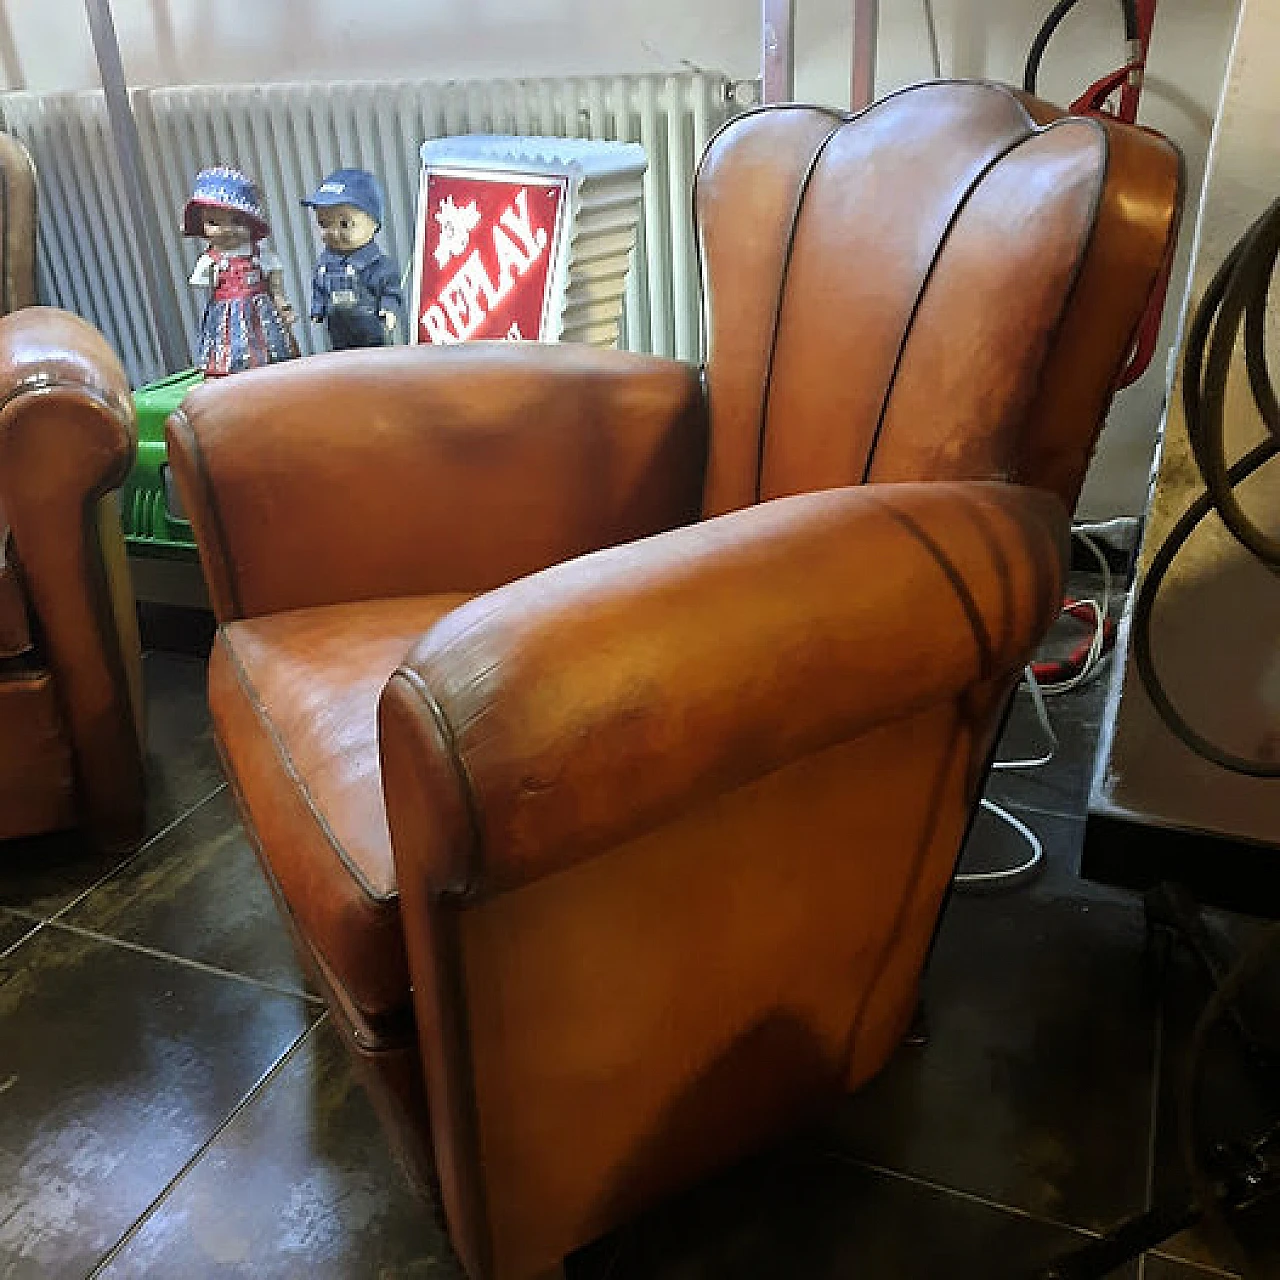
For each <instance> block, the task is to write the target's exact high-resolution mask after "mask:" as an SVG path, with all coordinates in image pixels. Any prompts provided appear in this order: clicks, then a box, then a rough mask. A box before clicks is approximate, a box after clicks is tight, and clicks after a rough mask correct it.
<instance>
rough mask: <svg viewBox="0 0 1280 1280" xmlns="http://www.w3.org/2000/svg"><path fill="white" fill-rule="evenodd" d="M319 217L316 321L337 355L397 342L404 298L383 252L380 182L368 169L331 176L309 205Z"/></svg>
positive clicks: (313, 291)
mask: <svg viewBox="0 0 1280 1280" xmlns="http://www.w3.org/2000/svg"><path fill="white" fill-rule="evenodd" d="M302 203H303V204H304V205H307V206H308V207H309V208H311V209H312V210H313V211H314V213H315V215H316V222H317V224H318V226H319V230H320V239H321V240H322V241H323V242H324V252H323V253H321V255H320V258H319V260H318V261H317V263H316V268H315V273H314V275H313V276H312V279H311V319H312V320H313V321H315V322H316V323H317V324H324V325H326V326H327V327H328V330H329V342H330V345H331V346H332V347H333V349H334V350H335V351H341V350H343V349H345V348H347V347H381V346H385V345H387V344H388V343H390V342H393V341H394V335H395V330H396V326H397V324H398V323H399V314H400V308H401V306H402V305H403V299H402V297H401V292H400V272H399V271H398V270H397V269H396V265H395V263H394V262H392V261H391V259H390V258H388V257H387V255H386V254H385V253H383V252H382V250H381V249H380V248H378V246H377V244H376V243H375V242H374V236H375V235H376V234H377V231H378V228H379V227H380V226H381V225H382V207H383V206H382V192H381V190H380V189H379V187H378V180H377V179H376V178H375V177H374V176H373V174H371V173H367V172H365V170H363V169H339V170H337V172H335V173H331V174H330V175H329V176H328V177H327V178H326V179H325V180H324V181H323V182H322V183H321V184H320V185H319V187H317V188H316V190H315V192H314V193H313V194H312V195H310V196H308V197H307V198H306V199H305V200H304V201H303V202H302Z"/></svg>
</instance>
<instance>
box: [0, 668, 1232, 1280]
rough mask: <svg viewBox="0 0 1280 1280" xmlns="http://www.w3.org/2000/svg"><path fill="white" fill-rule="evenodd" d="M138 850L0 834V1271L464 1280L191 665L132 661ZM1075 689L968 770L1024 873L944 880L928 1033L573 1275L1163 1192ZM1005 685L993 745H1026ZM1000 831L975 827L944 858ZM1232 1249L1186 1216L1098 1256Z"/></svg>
mask: <svg viewBox="0 0 1280 1280" xmlns="http://www.w3.org/2000/svg"><path fill="white" fill-rule="evenodd" d="M145 675H146V681H147V686H148V692H149V698H150V712H151V719H150V733H151V758H150V768H151V781H152V786H151V802H150V809H149V815H148V818H149V821H148V830H149V831H150V832H151V833H152V834H151V838H150V839H149V841H148V843H147V844H145V845H144V846H143V848H142V849H141V851H140V852H138V853H137V854H136V855H134V856H133V857H132V858H127V859H125V858H117V859H103V858H98V857H93V856H91V855H89V854H87V853H86V851H85V850H84V849H83V848H82V847H81V846H80V845H79V843H78V842H77V841H76V840H74V839H70V838H54V839H48V840H41V841H30V842H24V843H21V844H14V845H9V846H7V847H0V1280H25V1278H26V1277H41V1278H47V1280H58V1278H61V1277H67V1278H75V1280H79V1278H81V1277H86V1276H94V1277H98V1276H103V1277H108V1276H109V1277H112V1278H113V1280H117V1278H132V1277H151V1276H155V1277H182V1278H184V1280H186V1278H194V1277H206V1276H210V1277H212V1276H253V1277H282V1278H283V1277H296V1276H303V1275H305V1276H307V1277H309V1280H325V1278H326V1277H365V1276H368V1277H380V1278H384V1277H440V1278H441V1280H444V1278H445V1277H451V1276H453V1277H457V1276H460V1274H461V1273H460V1271H458V1270H457V1268H456V1263H455V1262H454V1260H453V1258H452V1256H451V1254H450V1252H449V1248H448V1244H447V1242H446V1240H445V1238H444V1236H443V1235H442V1233H441V1230H440V1228H439V1225H438V1222H437V1218H436V1215H435V1213H434V1212H433V1210H432V1208H431V1207H430V1206H428V1205H424V1204H423V1203H421V1202H420V1201H418V1200H416V1199H415V1197H414V1195H413V1193H412V1192H411V1191H410V1190H409V1189H408V1187H407V1185H406V1183H405V1181H404V1180H403V1178H402V1176H401V1174H400V1172H399V1170H398V1168H397V1166H396V1165H395V1163H394V1161H393V1160H392V1158H391V1156H390V1154H389V1151H388V1148H387V1146H386V1144H385V1143H384V1141H383V1139H382V1137H381V1134H380V1132H379V1130H378V1127H377V1124H376V1122H375V1119H374V1116H373V1113H372V1110H371V1108H370V1106H369V1104H368V1102H367V1101H366V1099H365V1097H364V1095H363V1093H362V1092H361V1091H360V1089H359V1088H358V1087H357V1086H356V1084H355V1082H354V1080H353V1076H352V1072H351V1070H350V1068H349V1066H348V1064H347V1061H346V1059H345V1057H344V1054H343V1051H342V1046H341V1044H340V1042H339V1040H338V1037H337V1035H336V1033H335V1031H334V1030H333V1028H332V1027H331V1026H330V1025H329V1022H328V1019H327V1018H326V1016H325V1015H324V1011H323V1007H322V1006H321V1005H320V1004H319V1003H318V1002H317V1001H316V1000H315V998H314V996H313V995H312V994H311V993H310V992H309V990H308V988H307V985H306V982H305V980H304V979H303V977H302V975H301V973H300V971H299V969H298V967H297V966H296V965H295V963H294V960H293V957H292V954H291V952H290V949H289V946H288V943H287V941H286V938H285V935H284V933H283V931H282V928H281V926H280V925H279V923H278V921H277V917H276V914H275V910H274V907H273V905H272V902H271V898H270V895H269V894H268V892H267V890H266V888H265V887H264V886H263V884H262V881H261V879H260V877H259V876H258V873H257V871H256V868H255V865H254V860H253V856H252V854H251V852H250V850H249V848H248V846H247V844H246V842H245V840H244V838H243V835H242V834H241V832H240V829H239V827H238V825H237V823H236V820H235V816H234V813H233V810H232V806H231V803H230V800H229V797H228V795H227V792H226V790H225V788H224V787H223V785H222V779H221V776H220V773H219V769H218V763H217V757H216V753H215V750H214V747H213V744H212V741H211V738H210V732H209V725H208V719H207V715H206V713H205V710H204V697H203V671H202V665H201V663H200V662H199V661H198V660H196V659H192V658H186V657H181V656H177V655H174V654H170V653H162V652H152V653H149V654H148V656H147V658H146V660H145ZM1103 693H1104V688H1103V683H1102V682H1099V683H1097V684H1094V685H1093V686H1091V687H1088V688H1086V689H1085V690H1083V691H1081V692H1079V693H1077V694H1075V695H1071V696H1069V697H1064V698H1060V699H1055V700H1054V701H1053V703H1051V710H1052V714H1053V719H1054V723H1055V726H1056V728H1057V731H1058V733H1059V736H1060V739H1061V744H1062V745H1061V748H1060V753H1059V756H1058V759H1057V760H1056V761H1055V762H1054V764H1053V765H1052V766H1050V767H1049V768H1046V769H1044V770H1041V771H1039V772H1037V773H1035V774H1033V775H1028V776H1014V775H1011V774H1002V775H998V776H997V777H996V778H995V780H994V781H993V784H992V788H991V793H992V794H993V795H995V796H998V797H1000V798H1001V799H1002V800H1003V801H1005V802H1006V803H1009V804H1010V805H1011V806H1012V807H1013V808H1014V811H1015V812H1016V813H1017V814H1018V816H1020V817H1021V818H1022V820H1023V821H1025V822H1026V823H1027V824H1029V825H1030V826H1031V827H1032V828H1033V829H1034V830H1035V831H1036V832H1037V833H1038V835H1039V836H1040V838H1041V839H1042V840H1043V842H1044V846H1045V851H1046V859H1047V867H1046V870H1045V872H1044V874H1043V875H1041V876H1040V877H1039V878H1038V879H1036V880H1035V881H1033V882H1032V883H1030V884H1027V885H1024V886H1023V887H1021V888H1018V889H1016V890H1014V891H1011V892H1006V893H1002V894H986V895H981V896H958V897H956V898H955V899H954V901H953V903H952V905H951V907H950V909H949V910H948V913H947V915H946V918H945V923H944V926H943V929H942V931H941V934H940V937H939V941H938V945H937V950H936V953H935V956H934V960H933V963H932V966H931V969H930V973H929V976H928V979H927V1002H926V1009H927V1022H928V1028H929V1038H928V1042H927V1044H925V1045H924V1046H923V1047H911V1046H907V1047H904V1048H903V1049H902V1050H901V1051H900V1053H899V1054H898V1056H897V1058H896V1059H895V1060H894V1062H893V1063H892V1064H891V1065H890V1067H889V1068H888V1069H887V1070H886V1071H885V1072H884V1073H883V1075H882V1076H881V1077H880V1078H879V1079H877V1080H876V1081H875V1082H874V1083H873V1084H872V1085H871V1086H870V1087H869V1088H867V1089H865V1090H864V1091H863V1092H861V1093H860V1094H858V1095H857V1096H855V1097H852V1098H850V1099H848V1100H847V1101H846V1102H845V1103H844V1104H843V1105H842V1106H841V1107H840V1108H839V1109H838V1111H837V1112H836V1113H835V1114H833V1115H832V1116H830V1117H829V1119H828V1120H827V1121H826V1123H824V1124H823V1125H821V1126H820V1127H819V1128H817V1129H815V1130H814V1131H811V1132H809V1133H806V1134H803V1135H801V1136H799V1137H797V1138H796V1139H795V1140H794V1141H793V1142H792V1143H790V1144H788V1145H787V1146H786V1147H784V1148H782V1149H779V1150H775V1151H771V1152H767V1153H764V1154H762V1155H761V1156H759V1157H757V1158H756V1159H754V1160H752V1161H750V1162H748V1163H746V1164H744V1165H742V1166H740V1167H738V1168H736V1169H734V1170H732V1171H730V1172H729V1173H727V1174H725V1175H724V1176H722V1177H720V1178H718V1179H715V1180H713V1181H711V1182H709V1183H707V1184H705V1185H704V1186H702V1187H700V1188H699V1189H698V1190H696V1191H694V1192H692V1193H690V1194H689V1195H686V1196H684V1197H682V1198H680V1199H678V1200H677V1201H675V1202H674V1203H672V1204H669V1205H667V1206H665V1207H664V1208H662V1209H660V1210H659V1211H657V1212H655V1213H653V1214H651V1215H649V1217H648V1218H646V1219H644V1220H643V1221H641V1222H638V1223H634V1224H632V1225H631V1226H629V1227H627V1228H625V1229H624V1230H622V1231H620V1232H618V1233H617V1234H616V1236H614V1237H611V1238H609V1239H607V1240H604V1241H601V1242H598V1243H597V1244H596V1245H594V1246H592V1247H591V1248H589V1249H586V1250H584V1251H583V1252H582V1253H581V1254H580V1255H578V1256H577V1257H576V1258H574V1259H572V1260H571V1261H570V1265H569V1275H570V1276H571V1277H573V1278H574V1280H642V1278H643V1280H658V1278H662V1280H703V1278H705V1280H719V1278H721V1277H729V1278H732V1280H739V1278H742V1280H753V1278H759V1280H766V1278H772V1277H787V1278H788V1280H792V1278H795V1280H807V1278H809V1277H813V1278H814V1280H836V1278H837V1277H867V1278H868V1280H879V1278H880V1277H885V1278H887V1280H912V1278H914V1277H919V1278H920V1280H933V1278H935V1277H942V1276H946V1277H953V1278H956V1280H968V1278H970V1277H972V1278H973V1280H990V1278H997V1280H998V1278H999V1277H1005V1276H1007V1277H1010V1278H1013V1277H1029V1276H1030V1275H1031V1274H1032V1273H1033V1272H1034V1271H1035V1270H1036V1269H1037V1268H1038V1267H1041V1266H1043V1265H1045V1264H1046V1263H1047V1262H1048V1260H1049V1259H1050V1258H1052V1257H1053V1256H1054V1255H1055V1254H1056V1253H1057V1252H1058V1251H1060V1250H1062V1249H1063V1248H1066V1247H1071V1246H1073V1245H1074V1244H1077V1243H1080V1242H1083V1241H1086V1240H1087V1239H1088V1238H1089V1236H1090V1234H1091V1233H1095V1232H1098V1231H1099V1230H1100V1229H1102V1228H1105V1227H1106V1226H1107V1225H1108V1224H1110V1223H1112V1222H1114V1221H1115V1220H1117V1219H1119V1218H1122V1217H1124V1216H1126V1215H1128V1214H1131V1213H1133V1212H1135V1211H1137V1210H1140V1209H1142V1208H1143V1207H1145V1206H1147V1205H1148V1204H1149V1203H1150V1202H1151V1199H1152V1196H1153V1195H1154V1194H1156V1193H1157V1192H1158V1193H1160V1194H1168V1193H1170V1192H1172V1191H1177V1190H1179V1189H1180V1187H1181V1185H1182V1175H1181V1173H1180V1165H1179V1161H1178V1155H1177V1143H1176V1141H1175V1139H1174V1136H1173V1127H1172V1126H1173V1119H1172V1096H1173V1094H1172V1090H1173V1086H1172V1084H1171V1080H1172V1078H1173V1074H1174V1072H1175V1071H1176V1069H1177V1056H1178V1055H1179V1054H1180V1053H1181V1052H1183V1051H1185V1046H1186V1044H1187V1041H1188V1037H1189V1032H1190V1027H1191V1024H1192V1022H1193V1020H1194V1017H1195V1012H1196V1009H1197V1007H1198V1005H1199V1002H1200V1001H1201V1000H1202V999H1203V994H1204V993H1203V990H1202V989H1201V987H1200V984H1199V982H1198V980H1197V978H1196V975H1195V974H1194V972H1192V971H1191V970H1190V968H1189V966H1187V965H1185V964H1182V963H1181V962H1175V966H1174V974H1173V977H1172V979H1171V980H1170V981H1168V982H1167V983H1166V984H1164V985H1163V986H1157V985H1156V984H1155V983H1153V982H1152V981H1151V980H1150V976H1149V968H1148V967H1147V966H1146V965H1145V964H1144V928H1143V919H1142V912H1141V908H1140V906H1139V905H1138V904H1137V903H1136V902H1135V901H1133V900H1132V899H1130V898H1128V897H1125V896H1123V895H1121V894H1118V893H1113V892H1111V891H1109V890H1107V889H1104V888H1101V887H1098V886H1093V885H1086V884H1083V883H1082V882H1081V881H1080V880H1079V879H1078V877H1077V875H1076V864H1077V860H1078V855H1079V848H1080V843H1081V839H1082V832H1083V821H1082V815H1083V812H1084V806H1085V796H1086V791H1087V782H1088V770H1089V762H1090V759H1091V754H1092V746H1093V740H1094V737H1095V735H1096V731H1097V726H1098V722H1099V718H1100V714H1101V704H1102V697H1103ZM1036 746H1037V743H1036V728H1035V722H1034V717H1033V716H1032V715H1031V707H1030V701H1029V699H1027V698H1026V697H1025V696H1023V697H1020V698H1019V700H1018V703H1017V705H1016V706H1015V708H1014V712H1013V715H1012V718H1011V721H1010V725H1009V728H1008V731H1007V733H1006V738H1005V742H1004V744H1003V748H1002V753H1004V754H1006V755H1013V756H1023V755H1026V754H1034V752H1035V749H1036ZM1022 855H1023V850H1022V848H1021V846H1019V845H1018V844H1017V842H1016V840H1015V839H1014V838H1013V837H1011V835H1010V832H1009V830H1008V828H1007V827H1005V826H1004V825H1003V824H1001V823H1000V822H999V821H998V820H997V819H995V818H992V817H990V816H988V815H984V816H983V817H981V818H980V820H979V822H978V824H977V826H976V828H975V832H974V835H973V839H972V841H971V845H970V848H969V851H968V853H967V854H966V867H967V868H969V869H974V868H980V867H982V866H990V865H993V864H997V863H1000V862H1002V861H1003V862H1006V863H1007V862H1011V861H1014V860H1017V859H1019V858H1021V856H1022ZM1120 1274H1121V1275H1123V1276H1127V1277H1141V1276H1145V1277H1146V1278H1147V1280H1193V1278H1194V1277H1206V1276H1214V1275H1218V1276H1221V1275H1229V1274H1232V1271H1231V1264H1230V1260H1229V1258H1228V1256H1227V1254H1226V1253H1225V1252H1223V1251H1222V1250H1221V1249H1220V1248H1219V1247H1217V1246H1215V1244H1214V1243H1213V1241H1212V1240H1211V1239H1210V1238H1209V1237H1208V1236H1207V1235H1196V1236H1189V1237H1186V1238H1183V1239H1180V1240H1179V1241H1177V1242H1175V1244H1174V1246H1173V1247H1171V1248H1170V1249H1169V1250H1168V1251H1167V1252H1166V1255H1165V1256H1154V1255H1152V1256H1149V1257H1148V1258H1147V1259H1145V1260H1144V1261H1143V1263H1142V1264H1140V1265H1134V1266H1131V1267H1130V1268H1128V1269H1127V1270H1126V1271H1124V1272H1122V1273H1120Z"/></svg>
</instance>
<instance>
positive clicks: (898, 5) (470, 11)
mask: <svg viewBox="0 0 1280 1280" xmlns="http://www.w3.org/2000/svg"><path fill="white" fill-rule="evenodd" d="M934 3H935V8H936V12H937V18H938V27H939V37H940V43H941V46H942V68H943V72H944V74H947V75H959V76H988V77H991V78H994V79H1002V80H1013V81H1020V79H1021V75H1022V64H1023V60H1024V58H1025V54H1026V47H1027V45H1028V43H1029V42H1030V40H1031V37H1032V34H1033V33H1034V31H1035V28H1036V26H1037V25H1038V21H1039V19H1040V17H1041V16H1042V15H1043V14H1044V13H1045V12H1047V11H1048V9H1049V7H1050V3H1049V0H934ZM1238 7H1239V0H1161V7H1160V13H1159V17H1158V19H1157V25H1156V31H1155V38H1154V41H1153V50H1152V57H1151V70H1150V75H1149V77H1148V82H1147V90H1146V93H1145V95H1144V99H1143V119H1144V120H1145V121H1146V122H1148V123H1150V124H1151V125H1152V126H1153V127H1156V128H1159V129H1161V130H1162V131H1164V132H1165V133H1167V134H1168V135H1169V136H1170V137H1172V138H1174V139H1175V140H1176V141H1177V142H1178V143H1179V144H1180V145H1181V146H1182V148H1183V150H1184V152H1185V154H1186V156H1187V167H1188V179H1189V198H1190V204H1189V208H1192V209H1194V207H1195V200H1196V199H1197V197H1198V190H1199V185H1200V180H1201V175H1202V173H1203V167H1204V152H1205V148H1206V145H1207V142H1208V136H1209V130H1210V126H1211V123H1212V120H1213V117H1214V114H1215V112H1216V109H1217V102H1218V96H1219V92H1220V88H1221V84H1222V79H1223V72H1224V68H1225V62H1226V56H1227V51H1228V47H1229V43H1230V37H1231V32H1232V30H1233V28H1234V24H1235V15H1236V11H1237V9H1238ZM113 9H114V12H115V15H116V24H117V27H118V30H119V35H120V41H121V46H122V49H123V51H124V58H125V65H126V69H127V72H128V75H129V78H130V79H131V81H133V82H134V83H137V84H154V83H202V82H204V83H207V82H218V81H224V82H234V81H253V80H281V79H299V78H314V79H327V78H335V77H351V78H357V77H380V76H395V75H405V76H439V77H441V78H448V77H458V78H466V77H481V76H517V75H555V74H575V73H586V72H604V71H646V70H659V69H672V68H678V67H680V66H682V65H687V64H693V65H697V66H702V67H708V68H714V69H716V70H719V71H724V72H726V73H727V74H729V75H730V76H733V77H735V78H746V77H750V76H754V75H756V74H758V66H759V27H760V3H759V0H114V3H113ZM797 9H798V14H799V17H798V23H797V84H796V91H797V96H798V97H801V98H804V99H808V100H811V101H817V102H826V103H832V104H835V105H845V104H846V103H847V101H848V78H849V45H850V40H851V35H850V27H851V11H852V5H851V0H797ZM1121 59H1122V34H1121V29H1120V16H1119V3H1118V0H1081V4H1080V6H1079V7H1078V8H1077V10H1076V11H1075V12H1074V13H1073V14H1072V15H1071V17H1070V18H1069V19H1068V20H1067V21H1066V22H1065V23H1064V25H1063V27H1062V28H1061V30H1060V32H1059V35H1058V37H1057V38H1055V40H1054V42H1053V44H1052V45H1051V47H1050V52H1049V54H1048V56H1047V58H1046V61H1045V66H1044V74H1043V78H1042V81H1041V92H1042V93H1043V94H1044V95H1045V96H1047V97H1050V98H1054V99H1056V100H1060V101H1066V100H1069V99H1070V98H1071V97H1074V96H1075V95H1076V94H1077V93H1078V92H1079V91H1080V90H1081V89H1082V88H1084V87H1085V86H1086V85H1087V84H1088V83H1090V82H1091V81H1092V80H1093V79H1095V78H1096V77H1097V76H1099V75H1101V74H1102V73H1104V72H1106V71H1109V70H1111V69H1112V68H1113V67H1114V66H1116V65H1117V63H1118V62H1119V61H1120V60H1121ZM930 74H931V70H930V62H929V56H928V46H927V43H926V38H925V26H924V21H923V7H922V0H881V39H880V57H879V69H878V76H879V82H878V87H879V88H880V89H881V90H882V91H883V90H887V89H890V88H893V87H896V86H898V85H902V84H907V83H910V82H911V81H914V80H919V79H924V78H926V77H928V76H929V75H930ZM0 76H2V77H3V83H4V85H5V87H7V88H31V89H71V88H82V87H92V86H94V85H96V84H97V70H96V64H95V62H94V58H93V50H92V46H91V44H90V41H89V36H88V30H87V24H86V20H85V12H84V4H83V0H0ZM1186 252H1187V246H1186V243H1185V239H1184V245H1183V251H1182V256H1181V259H1180V262H1179V276H1178V277H1177V283H1178V287H1176V288H1175V291H1174V294H1173V298H1172V305H1171V307H1170V311H1169V319H1168V322H1167V324H1166V347H1165V350H1167V338H1168V337H1169V336H1171V334H1172V329H1173V327H1174V324H1175V322H1176V318H1177V312H1178V303H1179V302H1180V299H1181V293H1182V289H1181V284H1182V282H1183V281H1184V280H1185V264H1186ZM1162 359H1163V353H1162V355H1161V356H1159V357H1158V358H1157V364H1159V363H1160V362H1161V361H1162ZM1163 397H1164V376H1163V369H1162V368H1157V367H1153V369H1152V370H1151V372H1150V373H1149V374H1148V375H1147V377H1146V378H1144V379H1143V381H1142V382H1141V383H1140V384H1139V385H1138V386H1137V387H1135V388H1134V389H1132V390H1131V391H1129V392H1126V393H1125V394H1124V395H1123V396H1122V398H1121V400H1120V402H1118V403H1117V405H1116V408H1115V411H1114V413H1113V415H1112V423H1111V426H1110V427H1109V429H1108V431H1107V433H1106V434H1105V435H1104V437H1103V441H1102V445H1101V448H1100V451H1099V456H1098V459H1097V462H1096V463H1095V466H1094V468H1093V470H1092V472H1091V474H1090V478H1089V483H1088V485H1087V486H1086V491H1085V496H1084V499H1083V501H1082V512H1083V513H1084V514H1086V515H1090V516H1101V515H1106V514H1112V513H1116V512H1138V511H1140V510H1141V509H1142V505H1143V501H1144V498H1145V493H1146V485H1147V473H1148V467H1149V460H1150V456H1151V447H1152V441H1153V439H1154V435H1155V431H1156V428H1157V425H1158V423H1159V418H1160V412H1161V405H1162V403H1163Z"/></svg>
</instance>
